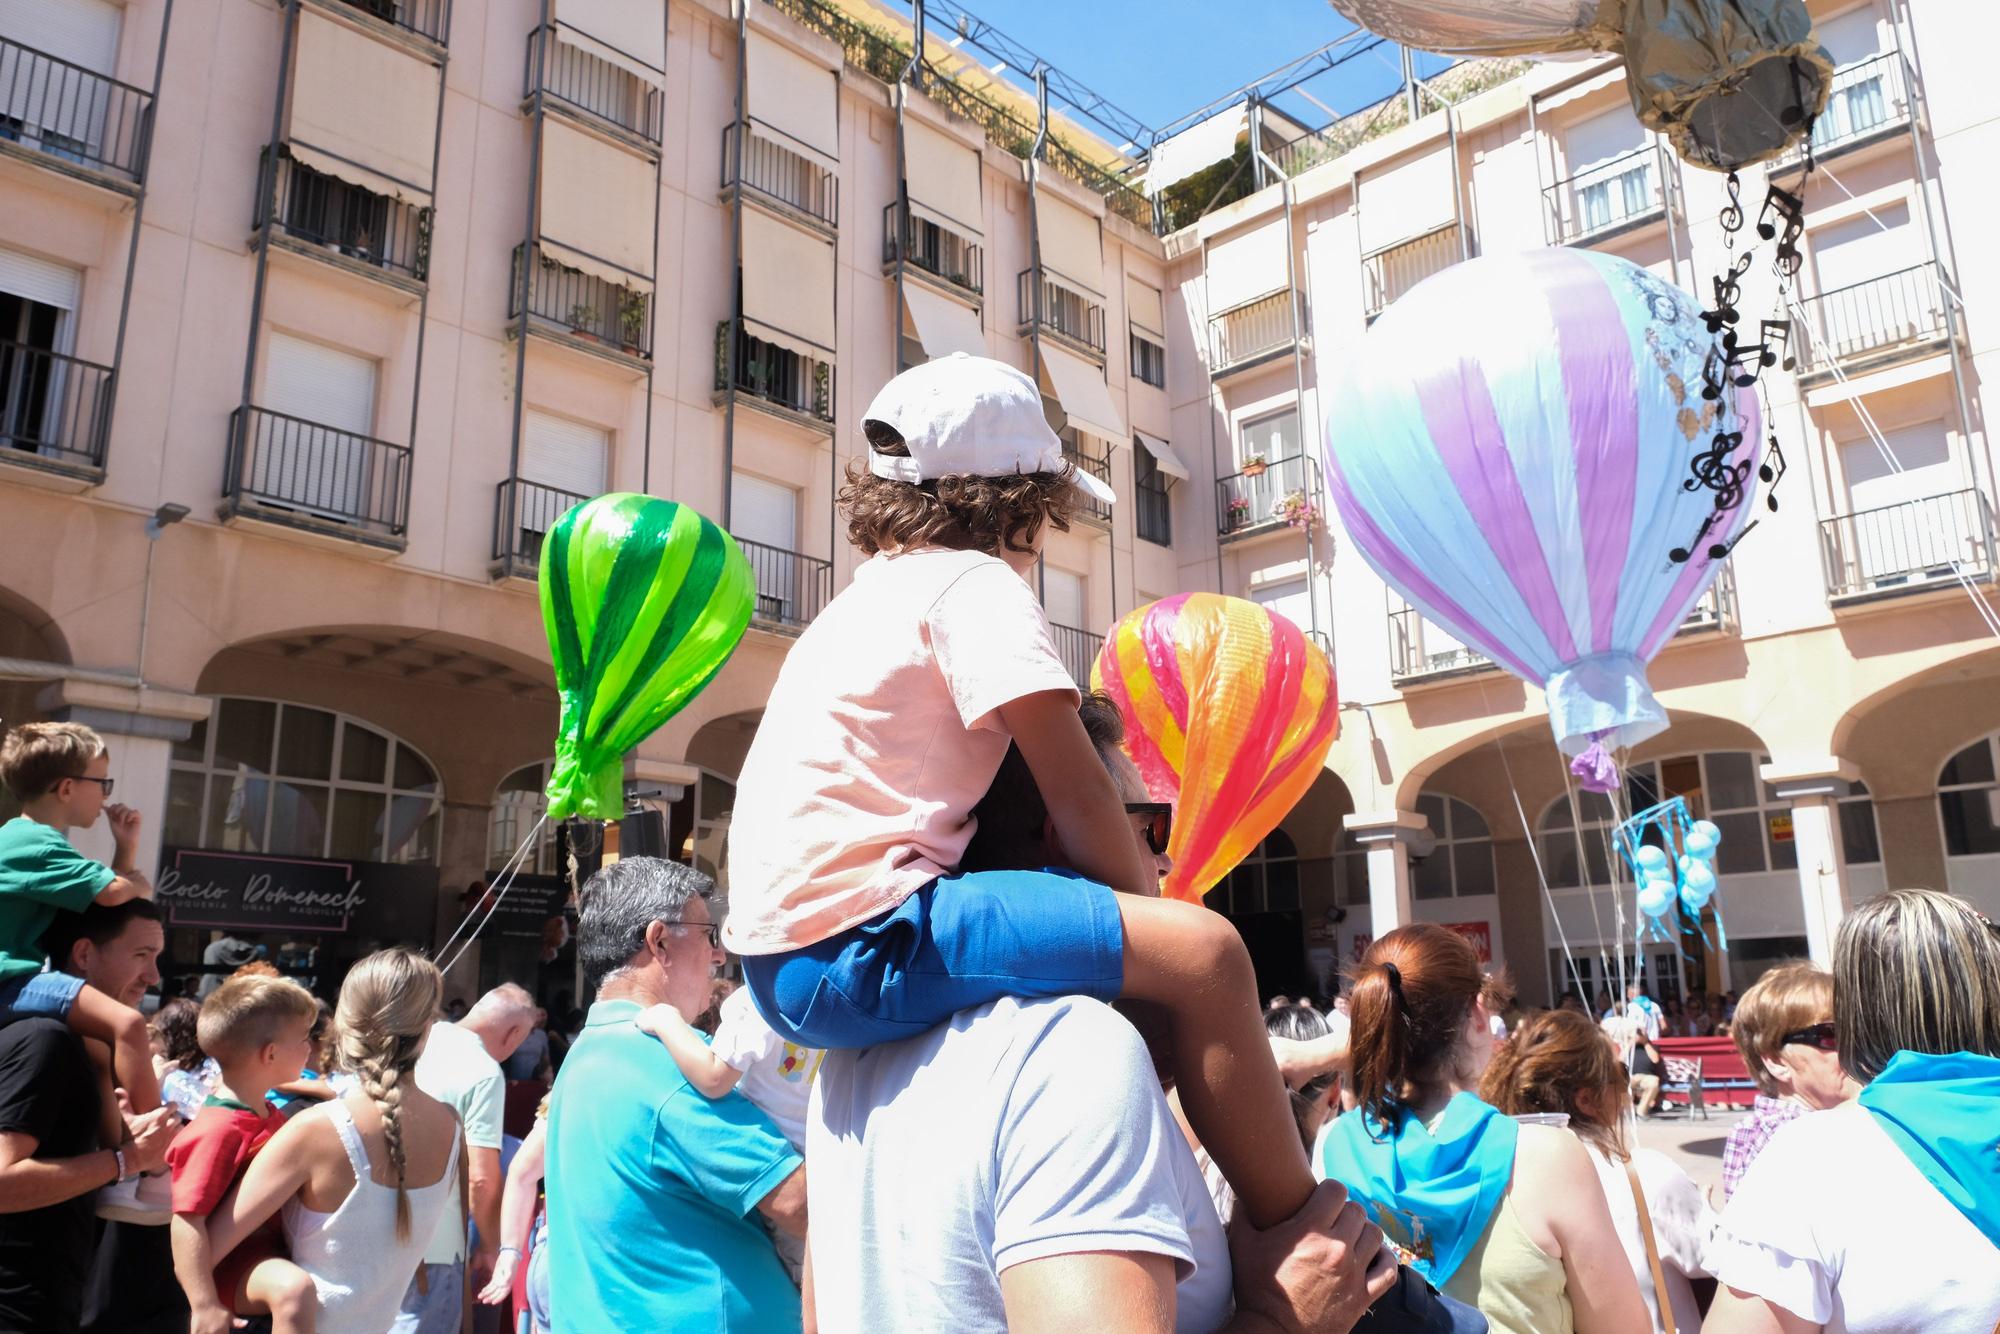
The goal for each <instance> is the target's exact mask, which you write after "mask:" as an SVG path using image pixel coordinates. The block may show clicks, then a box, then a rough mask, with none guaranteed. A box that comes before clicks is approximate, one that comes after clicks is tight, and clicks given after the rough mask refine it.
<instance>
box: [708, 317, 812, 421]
mask: <svg viewBox="0 0 2000 1334" xmlns="http://www.w3.org/2000/svg"><path fill="white" fill-rule="evenodd" d="M732 328H734V329H735V331H736V384H735V389H736V392H737V393H738V394H739V395H742V396H744V397H747V398H749V399H750V400H752V401H753V402H754V403H756V404H757V405H759V406H761V407H763V408H765V409H767V410H769V411H772V412H775V413H776V414H777V415H779V416H781V417H784V418H786V419H788V420H791V421H796V422H798V423H800V424H801V425H805V426H810V427H812V428H813V429H814V430H819V431H825V430H831V429H832V427H833V363H832V362H830V361H822V360H820V359H819V358H817V357H809V356H806V355H804V354H802V353H799V352H794V351H792V350H791V349H790V348H786V347H780V346H778V345H777V344H776V343H767V342H765V341H764V340H763V339H761V338H759V337H757V335H755V334H753V333H751V332H750V331H749V330H748V329H746V328H744V327H743V324H742V322H741V321H739V320H723V321H722V322H721V323H719V324H717V325H716V326H715V392H716V394H717V395H718V396H720V395H722V394H725V393H727V392H728V391H729V388H730V384H729V336H730V330H731V329H732Z"/></svg>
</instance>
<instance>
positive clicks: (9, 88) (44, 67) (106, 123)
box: [0, 37, 153, 189]
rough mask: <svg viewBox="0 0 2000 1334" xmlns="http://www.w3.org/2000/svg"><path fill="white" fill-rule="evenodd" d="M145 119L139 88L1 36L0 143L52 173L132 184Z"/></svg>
mask: <svg viewBox="0 0 2000 1334" xmlns="http://www.w3.org/2000/svg"><path fill="white" fill-rule="evenodd" d="M152 123H153V95H152V94H151V93H148V92H146V91H145V90H144V89H142V88H134V87H132V86H131V85H130V84H126V83H120V82H118V80H116V79H107V78H105V77H104V76H103V75H102V74H98V73H96V72H94V71H92V70H87V69H85V68H84V67H83V66H81V65H73V64H71V63H70V62H69V61H67V60H62V59H59V58H58V57H56V56H52V55H48V54H46V53H44V52H41V51H37V50H36V49H35V48H34V47H32V46H23V45H21V44H20V43H19V42H14V41H9V40H7V39H6V38H4V37H0V145H11V146H12V148H13V149H14V150H16V151H19V152H20V153H21V154H22V155H23V156H26V157H28V158H30V159H32V160H35V161H39V162H41V163H42V164H43V165H46V166H52V167H54V168H55V169H56V170H58V171H68V170H70V169H72V168H81V169H83V171H82V173H81V174H87V175H90V176H91V177H92V179H96V180H99V181H100V183H102V184H111V185H115V186H117V187H118V188H121V189H123V188H127V187H137V186H138V185H140V184H142V180H141V177H142V174H143V172H144V171H145V162H146V139H147V136H148V135H149V134H150V132H151V129H152ZM59 164H60V165H59ZM106 178H108V179H106Z"/></svg>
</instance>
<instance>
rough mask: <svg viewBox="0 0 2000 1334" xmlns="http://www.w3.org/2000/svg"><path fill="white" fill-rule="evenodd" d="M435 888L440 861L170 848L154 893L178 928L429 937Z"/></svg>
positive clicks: (403, 937) (163, 861) (433, 909)
mask: <svg viewBox="0 0 2000 1334" xmlns="http://www.w3.org/2000/svg"><path fill="white" fill-rule="evenodd" d="M437 886H438V873H437V868H436V867H435V866H402V865H394V864H389V863H383V862H361V861H322V860H319V859H316V858H305V857H262V856H257V855H254V854H249V853H240V852H208V851H203V850H200V849H194V848H168V849H165V850H164V851H162V853H161V854H160V874H159V876H158V877H157V878H156V880H155V882H154V892H155V897H156V898H157V900H158V902H159V904H160V906H161V907H162V908H163V909H165V910H166V914H167V921H168V923H169V924H170V925H173V926H176V927H224V928H230V929H235V930H246V931H323V932H333V933H352V934H357V935H362V936H369V937H374V938H377V939H384V940H408V941H425V940H429V939H430V937H431V915H432V913H433V912H434V911H435V905H436V902H437Z"/></svg>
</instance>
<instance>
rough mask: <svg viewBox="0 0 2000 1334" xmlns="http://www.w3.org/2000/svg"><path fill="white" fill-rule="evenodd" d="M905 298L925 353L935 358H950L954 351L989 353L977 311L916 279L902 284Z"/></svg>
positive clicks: (971, 354)
mask: <svg viewBox="0 0 2000 1334" xmlns="http://www.w3.org/2000/svg"><path fill="white" fill-rule="evenodd" d="M903 300H904V301H906V302H908V303H909V307H910V318H911V319H912V320H914V321H915V322H916V326H917V341H918V342H920V343H922V344H923V345H924V352H925V354H926V355H928V356H931V357H933V358H936V357H948V356H950V355H951V354H952V353H954V352H963V353H965V354H966V355H967V356H972V357H984V356H987V355H989V353H988V352H987V350H986V334H985V331H984V330H982V329H981V328H980V327H979V312H978V311H976V310H973V309H971V308H970V307H967V306H961V305H960V304H959V303H958V302H956V301H953V300H952V299H951V298H950V297H948V296H942V295H940V294H939V293H937V292H933V291H931V290H930V289H929V288H926V287H924V286H923V285H922V284H920V283H915V282H905V283H904V284H903Z"/></svg>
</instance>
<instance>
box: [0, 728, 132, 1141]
mask: <svg viewBox="0 0 2000 1334" xmlns="http://www.w3.org/2000/svg"><path fill="white" fill-rule="evenodd" d="M110 772H111V757H110V755H109V753H108V752H107V751H106V750H105V746H104V739H103V738H102V737H100V736H98V735H97V733H96V732H94V731H92V730H91V729H90V728H88V727H84V726H82V725H81V724H79V723H25V724H23V725H22V726H20V727H16V728H15V729H14V730H13V731H11V732H9V733H7V739H6V741H5V742H0V781H4V782H5V783H6V785H7V790H8V791H9V792H11V793H13V795H14V798H15V800H17V801H19V802H20V803H21V814H20V815H19V816H18V817H16V818H15V819H12V820H9V821H8V822H7V823H6V824H4V825H0V1024H6V1023H9V1022H11V1021H13V1020H15V1019H21V1018H26V1017H28V1016H30V1015H43V1016H47V1017H49V1018H53V1019H61V1020H63V1021H64V1022H65V1023H67V1024H68V1025H69V1026H70V1027H71V1028H72V1029H74V1030H75V1031H76V1032H77V1033H79V1034H81V1035H83V1036H84V1037H87V1038H95V1039H96V1040H97V1041H99V1042H104V1043H108V1044H110V1047H111V1061H112V1070H113V1073H114V1074H115V1076H116V1079H117V1083H118V1086H119V1087H121V1088H123V1089H124V1090H125V1094H126V1097H127V1098H128V1099H129V1100H130V1102H131V1108H132V1111H134V1112H135V1113H136V1112H148V1111H151V1110H152V1109H153V1108H155V1107H157V1106H159V1105H160V1083H159V1079H158V1078H157V1077H156V1076H155V1075H154V1074H153V1060H152V1051H151V1048H150V1046H149V1044H148V1042H147V1037H146V1020H145V1018H144V1016H142V1015H141V1014H140V1013H139V1012H138V1011H137V1010H135V1009H133V1008H131V1007H130V1006H128V1005H125V1004H123V1003H121V1002H120V1001H118V1000H115V999H113V998H112V997H110V996H107V995H105V994H104V993H103V992H101V991H99V990H97V989H96V988H95V987H90V986H86V985H84V982H83V979H81V978H79V977H75V976H72V975H71V974H68V973H65V972H63V971H62V970H60V969H49V970H46V971H45V965H46V964H47V962H48V956H47V954H46V953H45V952H44V951H43V949H42V944H41V942H42V933H43V932H45V931H47V930H48V927H49V924H50V923H51V922H53V921H54V920H55V915H56V912H57V910H58V909H65V910H67V911H70V912H81V911H83V910H84V909H85V908H88V907H89V906H90V905H91V904H92V903H102V904H106V905H111V904H118V903H124V902H125V901H126V900H128V899H150V898H151V897H153V882H152V881H151V880H149V879H147V878H146V875H145V873H144V872H142V871H140V870H139V869H138V867H137V866H136V865H135V863H134V856H135V854H136V852H137V850H138V845H139V813H138V812H137V811H135V810H133V809H131V808H130V807H128V806H118V805H107V804H106V800H107V798H109V797H110V795H111V784H112V780H111V778H110V777H109V775H110ZM99 814H102V815H104V817H105V818H106V819H107V820H108V821H109V822H110V825H111V841H112V845H113V847H114V849H115V850H114V852H113V853H112V858H111V865H109V866H106V865H105V864H104V863H103V862H96V861H92V860H90V859H89V858H88V857H85V856H84V855H83V854H82V853H80V852H78V851H77V850H76V849H75V848H73V847H71V846H70V842H69V838H68V836H67V834H68V830H69V829H70V828H71V827H76V828H81V829H88V828H89V827H90V826H91V825H93V824H95V823H97V817H98V815H99ZM105 1106H106V1110H107V1113H108V1117H107V1127H108V1129H109V1133H110V1136H111V1140H112V1142H113V1143H115V1142H117V1140H118V1138H119V1137H120V1134H121V1133H122V1126H121V1125H120V1124H119V1122H118V1119H117V1118H118V1105H117V1103H116V1101H115V1100H110V1099H107V1100H106V1103H105Z"/></svg>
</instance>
